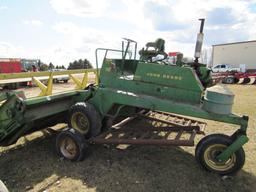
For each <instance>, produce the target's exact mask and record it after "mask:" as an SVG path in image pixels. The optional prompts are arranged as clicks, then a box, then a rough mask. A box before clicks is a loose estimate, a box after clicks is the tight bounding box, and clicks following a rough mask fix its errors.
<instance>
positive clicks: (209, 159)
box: [195, 134, 245, 175]
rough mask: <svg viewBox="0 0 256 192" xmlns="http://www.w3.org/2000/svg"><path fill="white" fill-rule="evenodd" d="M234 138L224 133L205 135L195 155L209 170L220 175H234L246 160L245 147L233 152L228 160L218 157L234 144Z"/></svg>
mask: <svg viewBox="0 0 256 192" xmlns="http://www.w3.org/2000/svg"><path fill="white" fill-rule="evenodd" d="M232 142H233V141H232V139H231V138H230V137H229V136H227V135H223V134H212V135H208V136H206V137H204V138H203V139H202V140H201V141H200V142H199V143H198V144H197V146H196V151H195V156H196V160H197V161H198V162H199V164H200V165H201V166H202V167H203V168H205V169H206V170H207V171H211V172H214V173H217V174H219V175H232V174H234V173H236V172H237V171H239V170H240V169H241V168H242V167H243V165H244V162H245V154H244V150H243V148H240V149H239V150H238V151H236V152H235V153H233V154H232V155H231V157H230V158H229V159H228V160H227V161H226V162H219V161H218V160H217V159H216V157H217V156H218V155H219V154H220V153H221V152H222V151H224V150H225V149H226V148H227V146H229V145H230V144H232Z"/></svg>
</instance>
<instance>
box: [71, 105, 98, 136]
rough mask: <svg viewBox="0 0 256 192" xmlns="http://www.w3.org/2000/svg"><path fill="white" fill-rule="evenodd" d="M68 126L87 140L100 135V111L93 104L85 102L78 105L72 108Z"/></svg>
mask: <svg viewBox="0 0 256 192" xmlns="http://www.w3.org/2000/svg"><path fill="white" fill-rule="evenodd" d="M68 125H69V127H72V128H74V129H75V130H77V131H78V132H79V133H81V134H83V135H84V136H85V137H86V138H90V137H94V136H97V135H98V134H100V132H101V126H102V124H101V118H100V115H99V113H98V111H97V110H96V109H95V107H94V106H93V105H92V104H90V103H84V102H79V103H76V104H75V105H73V106H72V107H71V108H70V111H69V117H68Z"/></svg>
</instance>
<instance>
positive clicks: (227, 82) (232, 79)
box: [224, 77, 235, 84]
mask: <svg viewBox="0 0 256 192" xmlns="http://www.w3.org/2000/svg"><path fill="white" fill-rule="evenodd" d="M234 82H235V81H234V78H233V77H227V78H225V80H224V83H226V84H233V83H234Z"/></svg>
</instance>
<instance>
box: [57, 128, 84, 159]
mask: <svg viewBox="0 0 256 192" xmlns="http://www.w3.org/2000/svg"><path fill="white" fill-rule="evenodd" d="M66 137H69V138H71V139H72V140H73V141H74V142H75V144H76V147H77V148H78V150H77V152H78V153H76V155H75V156H74V157H73V158H72V159H70V158H67V157H65V156H64V155H63V154H62V152H61V149H60V144H61V141H62V140H63V139H64V138H66ZM55 148H56V151H57V154H58V155H59V156H61V157H63V158H64V159H66V160H70V161H82V160H83V159H84V158H85V156H86V154H87V153H86V152H87V150H88V145H87V144H86V140H85V138H84V136H83V135H81V134H80V133H79V132H77V131H76V130H74V129H70V128H67V129H64V130H63V131H61V132H60V133H59V134H58V135H57V137H56V145H55Z"/></svg>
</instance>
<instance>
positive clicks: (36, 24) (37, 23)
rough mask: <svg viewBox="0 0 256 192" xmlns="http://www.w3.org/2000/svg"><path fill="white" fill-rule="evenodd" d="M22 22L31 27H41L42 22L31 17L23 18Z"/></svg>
mask: <svg viewBox="0 0 256 192" xmlns="http://www.w3.org/2000/svg"><path fill="white" fill-rule="evenodd" d="M23 23H24V24H25V25H30V26H33V27H41V26H42V25H43V22H42V21H40V20H37V19H32V20H23Z"/></svg>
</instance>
